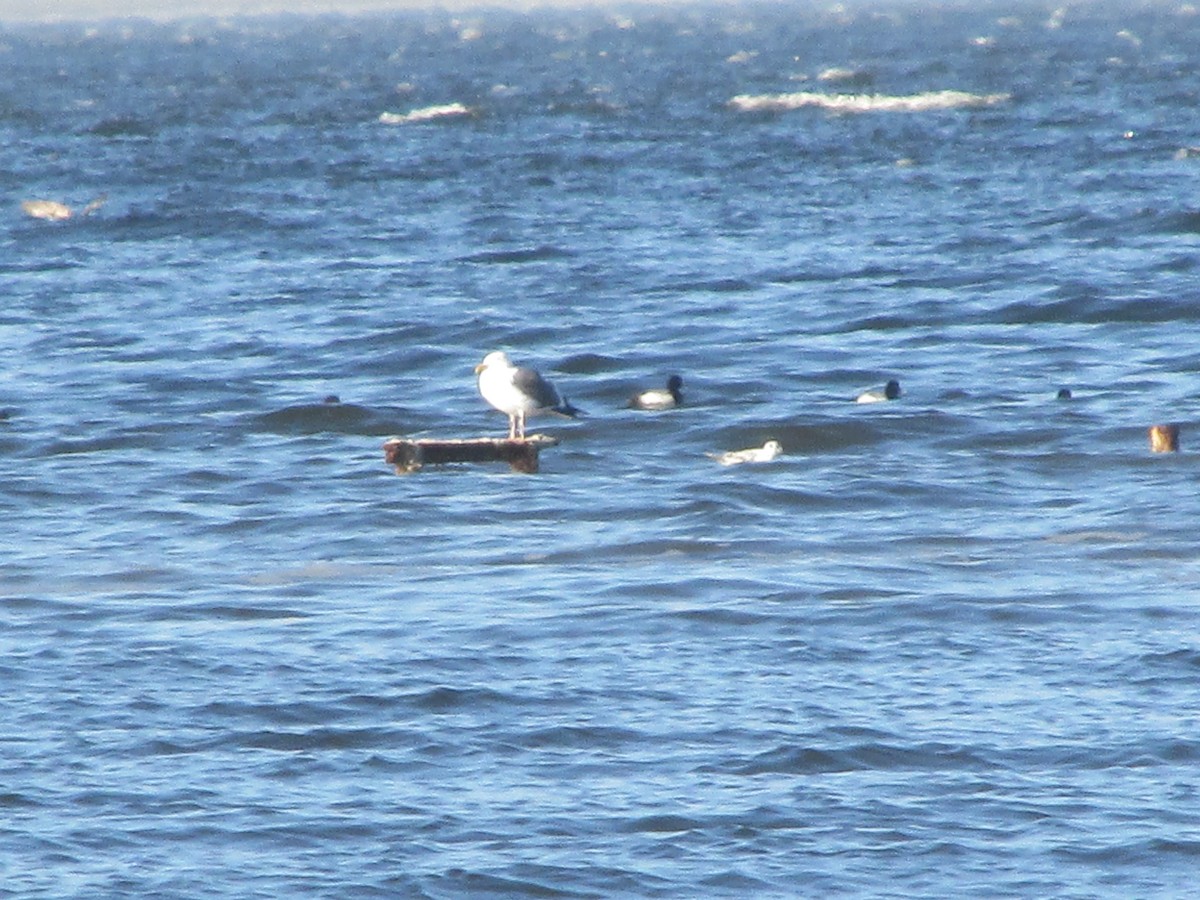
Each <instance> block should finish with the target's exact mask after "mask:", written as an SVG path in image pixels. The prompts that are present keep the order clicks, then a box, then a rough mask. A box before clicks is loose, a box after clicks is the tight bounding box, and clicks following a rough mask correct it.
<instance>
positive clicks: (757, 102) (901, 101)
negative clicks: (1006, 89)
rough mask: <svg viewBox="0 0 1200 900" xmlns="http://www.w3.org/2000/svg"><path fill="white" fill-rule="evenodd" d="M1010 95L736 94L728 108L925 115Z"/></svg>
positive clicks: (985, 103)
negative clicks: (807, 108) (814, 109)
mask: <svg viewBox="0 0 1200 900" xmlns="http://www.w3.org/2000/svg"><path fill="white" fill-rule="evenodd" d="M1009 97H1010V95H1009V94H972V93H969V92H967V91H926V92H924V93H920V94H903V95H898V96H897V95H889V94H822V93H816V92H813V91H799V92H796V93H792V94H738V95H737V96H736V97H733V98H732V99H731V100H730V101H729V104H728V105H729V107H730V108H731V109H734V110H736V111H738V112H788V111H791V110H795V109H804V108H805V107H810V106H815V107H818V108H821V109H829V110H833V111H835V112H848V113H858V112H926V111H929V110H943V109H972V108H978V107H984V106H994V105H996V104H998V103H1004V102H1005V101H1007V100H1008V99H1009Z"/></svg>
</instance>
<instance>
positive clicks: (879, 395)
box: [854, 378, 900, 403]
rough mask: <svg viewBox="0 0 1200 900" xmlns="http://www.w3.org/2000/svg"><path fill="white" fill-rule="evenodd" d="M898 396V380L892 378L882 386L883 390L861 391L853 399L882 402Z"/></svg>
mask: <svg viewBox="0 0 1200 900" xmlns="http://www.w3.org/2000/svg"><path fill="white" fill-rule="evenodd" d="M899 396H900V382H898V381H897V380H896V379H894V378H893V379H892V380H891V381H889V382H888V383H887V384H885V385H884V386H883V390H882V391H880V390H873V391H863V393H861V394H859V395H858V397H857V398H856V399H855V401H854V402H855V403H884V402H886V401H888V400H895V399H896V398H897V397H899Z"/></svg>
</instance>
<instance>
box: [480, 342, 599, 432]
mask: <svg viewBox="0 0 1200 900" xmlns="http://www.w3.org/2000/svg"><path fill="white" fill-rule="evenodd" d="M475 374H476V375H478V376H479V393H480V394H482V395H483V399H484V400H486V401H487V402H488V403H489V404H491V405H492V406H494V407H495V408H496V409H498V410H500V412H502V413H504V414H505V415H506V416H508V437H509V439H510V440H511V439H513V438H521V439H524V437H525V417H526V416H533V415H537V414H538V413H544V412H553V413H558V414H559V415H560V416H568V417H570V418H572V419H573V418H575V417H576V416H577V415H579V412H580V411H579V410H578V409H576V408H575V407H574V406H572V405H571V403H570V401H568V400H567V399H566V398H565V397H563V396H562V395H561V394H560V393H559V392H558V390H557V389H556V388H555V387H554V385H553V384H551V383H550V382H549V381H548V380H547V379H545V378H543V377H542V375H541V373H539V372H537V371H535V370H533V369H527V368H525V367H524V366H514V365H513V364H512V360H510V359H509V358H508V354H507V353H505V352H504V351H503V350H494V351H492V352H491V353H489V354H488V355H487V356H485V357H484V358H483V362H481V363H480V364H479V365H477V366H476V367H475Z"/></svg>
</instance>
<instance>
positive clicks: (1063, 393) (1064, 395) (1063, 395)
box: [1054, 388, 1071, 400]
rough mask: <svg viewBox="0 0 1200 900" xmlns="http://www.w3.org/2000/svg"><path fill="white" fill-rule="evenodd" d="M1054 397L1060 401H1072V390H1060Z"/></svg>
mask: <svg viewBox="0 0 1200 900" xmlns="http://www.w3.org/2000/svg"><path fill="white" fill-rule="evenodd" d="M1054 396H1055V397H1057V398H1058V399H1059V400H1070V399H1071V389H1070V388H1059V389H1058V393H1057V394H1055V395H1054Z"/></svg>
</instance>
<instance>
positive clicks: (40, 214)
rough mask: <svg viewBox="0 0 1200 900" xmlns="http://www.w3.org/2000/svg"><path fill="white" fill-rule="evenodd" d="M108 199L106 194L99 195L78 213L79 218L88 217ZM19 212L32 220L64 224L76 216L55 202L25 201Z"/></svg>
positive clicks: (71, 210)
mask: <svg viewBox="0 0 1200 900" xmlns="http://www.w3.org/2000/svg"><path fill="white" fill-rule="evenodd" d="M107 199H108V196H107V195H106V194H101V195H100V196H99V197H97V198H96V199H95V200H93V201H92V202H91V203H89V204H88V205H87V206H85V207H84V208H83V209H81V210H80V211H79V213H78V215H80V216H90V215H91V214H92V213H94V212H95V211H96V210H98V209H99V208H100V207H102V206H103V205H104V203H105V201H106V200H107ZM21 210H22V211H23V212H24V213H25V215H27V216H31V217H32V218H34V219H44V220H46V221H47V222H64V221H66V220H67V219H70V218H73V217H74V216H75V215H76V212H75V210H73V209H71V207H69V206H67V204H65V203H59V202H58V201H57V200H25V201H23V202H22V203H21Z"/></svg>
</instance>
